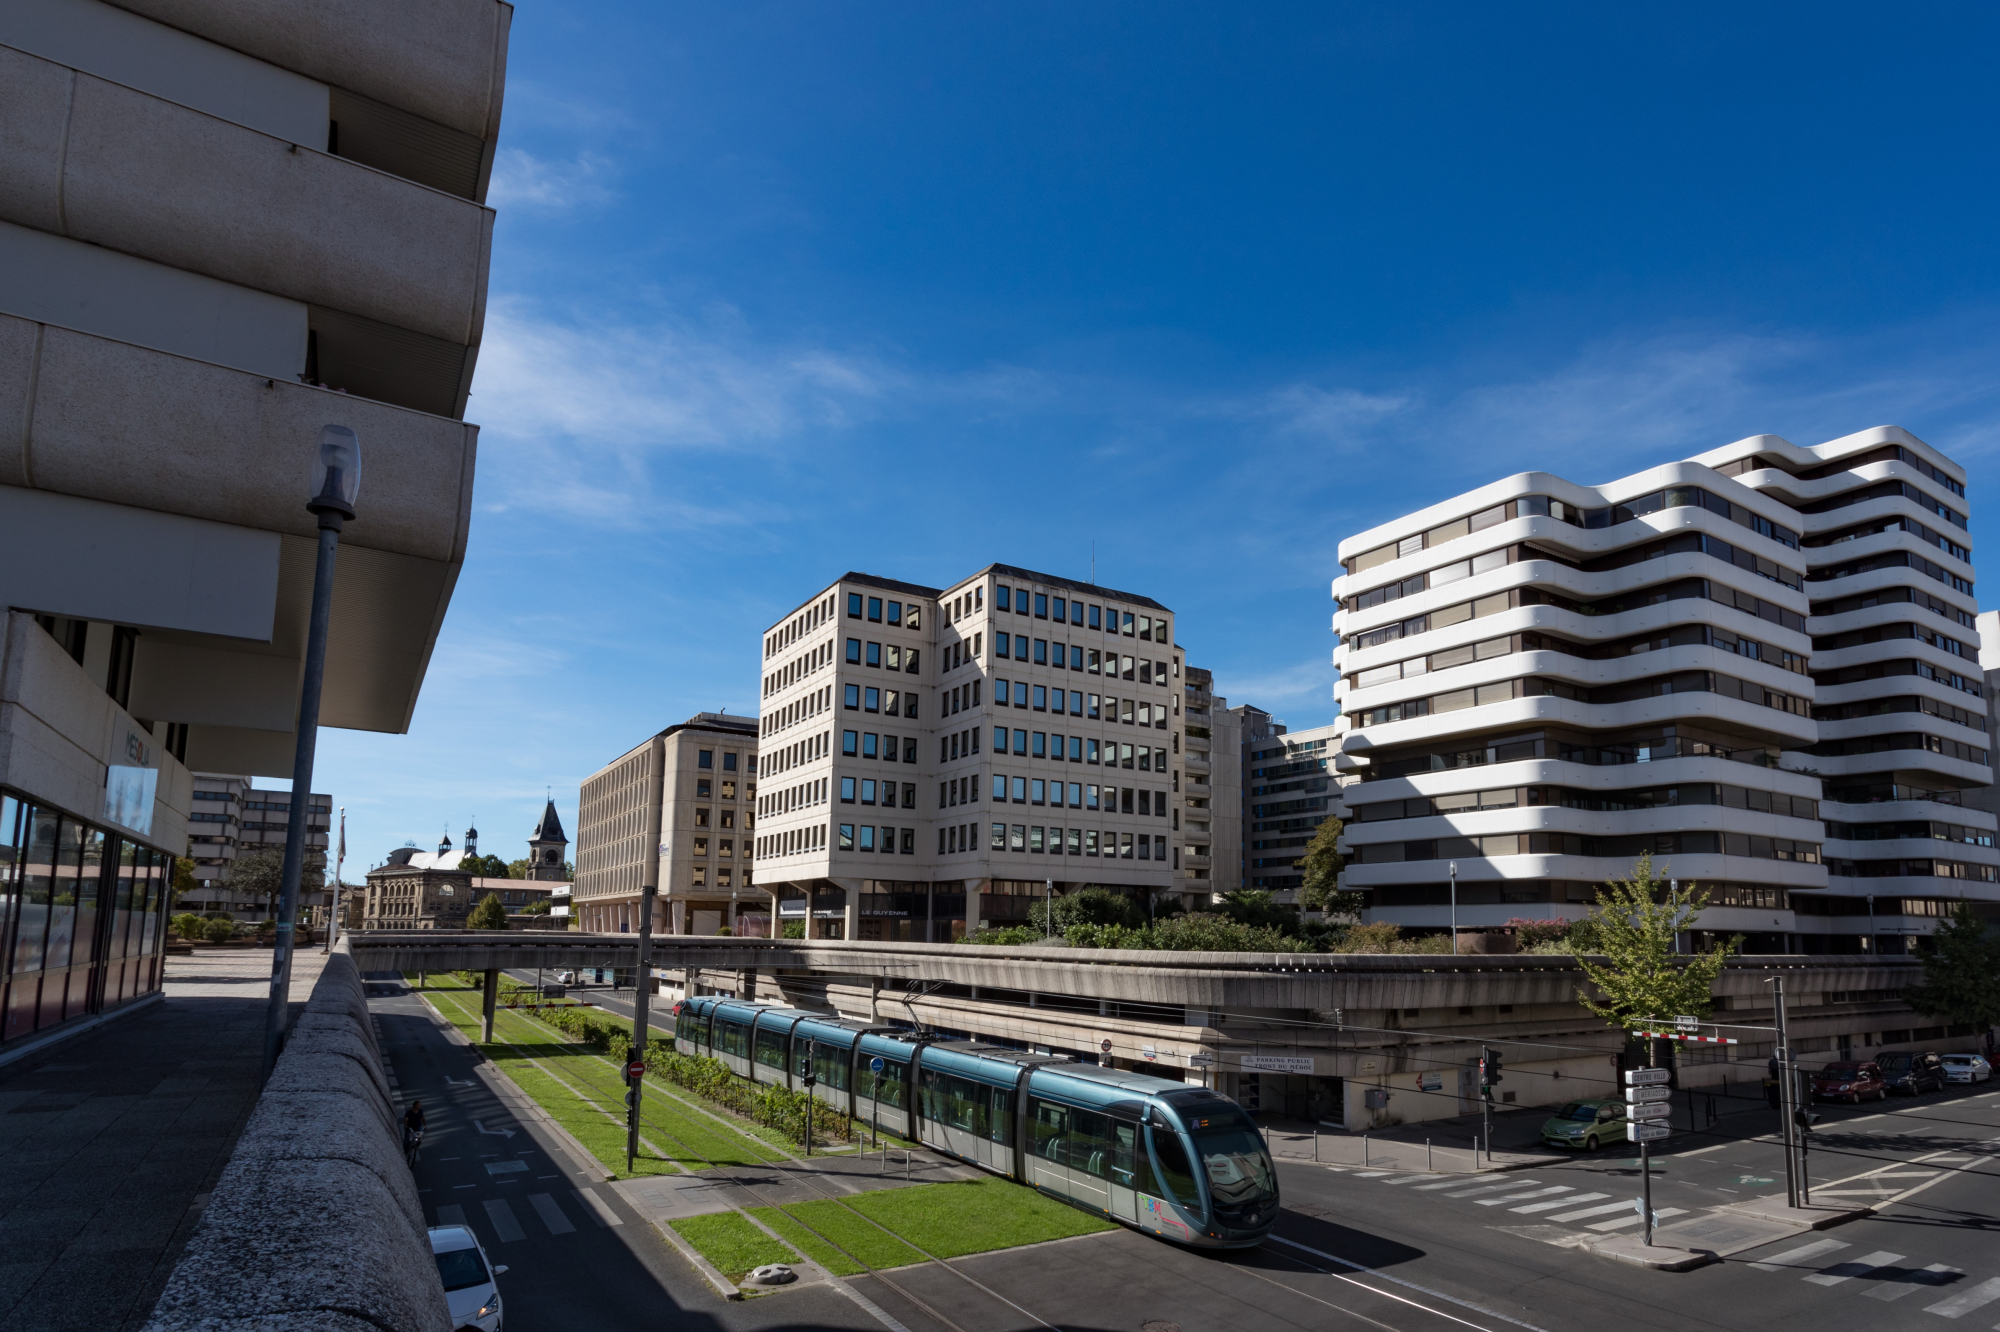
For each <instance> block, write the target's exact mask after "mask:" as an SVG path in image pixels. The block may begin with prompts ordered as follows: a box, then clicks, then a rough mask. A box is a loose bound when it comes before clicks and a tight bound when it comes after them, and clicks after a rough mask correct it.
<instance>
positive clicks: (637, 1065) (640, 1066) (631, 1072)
mask: <svg viewBox="0 0 2000 1332" xmlns="http://www.w3.org/2000/svg"><path fill="white" fill-rule="evenodd" d="M625 1076H626V1077H627V1078H630V1079H631V1080H633V1081H634V1082H636V1081H638V1080H639V1079H640V1078H643V1077H645V1076H646V1061H645V1060H643V1059H634V1060H633V1061H632V1062H631V1063H629V1064H627V1065H625Z"/></svg>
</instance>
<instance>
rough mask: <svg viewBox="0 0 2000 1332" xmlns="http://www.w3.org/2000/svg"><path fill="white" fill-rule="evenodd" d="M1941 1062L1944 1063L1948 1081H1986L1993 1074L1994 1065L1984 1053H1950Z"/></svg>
mask: <svg viewBox="0 0 2000 1332" xmlns="http://www.w3.org/2000/svg"><path fill="white" fill-rule="evenodd" d="M1939 1062H1940V1063H1942V1064H1943V1065H1944V1080H1945V1081H1946V1082H1984V1081H1986V1080H1987V1079H1988V1078H1990V1077H1992V1076H1993V1065H1991V1064H1989V1063H1987V1062H1986V1056H1984V1055H1976V1054H1948V1055H1945V1056H1944V1057H1943V1058H1942V1059H1941V1060H1940V1061H1939Z"/></svg>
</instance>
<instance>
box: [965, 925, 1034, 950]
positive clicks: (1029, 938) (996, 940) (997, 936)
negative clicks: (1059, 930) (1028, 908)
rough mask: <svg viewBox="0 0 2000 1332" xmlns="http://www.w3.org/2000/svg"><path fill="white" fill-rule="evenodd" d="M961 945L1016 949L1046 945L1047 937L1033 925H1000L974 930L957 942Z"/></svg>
mask: <svg viewBox="0 0 2000 1332" xmlns="http://www.w3.org/2000/svg"><path fill="white" fill-rule="evenodd" d="M959 942H960V943H962V944H1003V945H1007V946H1010V947H1015V948H1018V947H1020V946H1021V945H1023V944H1038V943H1047V942H1048V936H1047V935H1045V934H1043V933H1042V931H1041V930H1040V928H1038V927H1036V926H1033V925H1001V926H997V927H992V928H988V929H983V930H974V931H972V932H971V933H970V934H968V935H966V936H965V937H964V938H962V939H960V940H959Z"/></svg>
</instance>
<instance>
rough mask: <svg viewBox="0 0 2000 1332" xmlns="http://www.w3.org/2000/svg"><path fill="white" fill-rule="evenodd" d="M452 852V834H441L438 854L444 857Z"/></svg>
mask: <svg viewBox="0 0 2000 1332" xmlns="http://www.w3.org/2000/svg"><path fill="white" fill-rule="evenodd" d="M450 851H451V834H450V833H442V834H440V835H439V837H438V854H439V855H440V856H442V855H446V854H448V853H449V852H450Z"/></svg>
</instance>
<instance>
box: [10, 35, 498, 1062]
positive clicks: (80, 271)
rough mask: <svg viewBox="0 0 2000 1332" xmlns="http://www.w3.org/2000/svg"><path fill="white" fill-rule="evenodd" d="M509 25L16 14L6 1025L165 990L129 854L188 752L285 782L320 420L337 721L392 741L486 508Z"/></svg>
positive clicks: (307, 589) (158, 844)
mask: <svg viewBox="0 0 2000 1332" xmlns="http://www.w3.org/2000/svg"><path fill="white" fill-rule="evenodd" d="M512 12H513V11H512V8H511V6H509V5H506V4H502V3H495V0H438V2H437V3H433V4H428V5H423V6H409V5H397V4H390V3H386V2H385V0H330V2H329V3H324V4H313V5H293V6H274V5H263V4H242V3H236V2H235V0H121V2H120V3H118V4H110V3H104V2H103V0H36V3H31V4H13V5H7V6H4V7H0V125H4V126H5V127H6V132H5V133H4V134H0V181H4V182H5V184H4V188H0V417H4V419H5V420H6V421H7V422H9V425H8V428H7V432H6V435H5V438H4V440H0V605H4V606H6V607H8V608H10V609H9V610H8V611H7V613H6V618H5V621H4V625H0V857H4V858H0V877H7V878H9V880H10V881H9V882H8V883H6V884H5V885H4V892H0V901H6V902H10V903H16V902H18V903H20V904H21V905H20V907H19V908H18V910H17V912H16V918H15V919H13V920H10V921H0V929H4V930H5V931H7V932H8V935H9V937H10V938H13V939H15V940H16V941H17V946H15V947H13V948H11V949H9V950H7V957H8V958H9V961H8V964H7V965H8V967H9V968H11V970H10V971H9V972H8V973H7V974H6V975H5V976H4V977H0V982H4V984H5V985H6V987H7V988H6V997H5V999H4V1005H5V1007H6V1011H7V1017H6V1024H5V1029H4V1038H0V1039H4V1040H6V1041H8V1042H13V1041H19V1040H26V1039H33V1038H35V1037H36V1036H37V1035H38V1034H39V1033H42V1032H44V1031H46V1030H47V1029H49V1028H50V1027H52V1026H55V1025H59V1024H62V1023H66V1022H69V1021H71V1020H73V1019H76V1018H79V1017H84V1016H87V1015H89V1014H91V1013H94V1012H98V1011H101V1010H102V1009H103V1008H104V1007H106V1006H109V1005H112V1004H115V1003H117V1002H119V1001H120V996H121V994H135V993H143V992H145V990H146V987H147V986H149V985H151V984H152V981H150V980H147V979H145V977H146V976H150V975H154V974H156V972H157V966H156V964H155V961H143V962H140V961H135V960H136V959H156V958H157V952H158V948H159V946H160V944H159V934H160V928H161V922H162V921H163V920H164V919H165V917H164V915H163V914H160V913H157V912H154V911H153V909H152V908H151V907H147V906H145V905H144V900H145V898H144V893H141V894H140V905H139V906H137V907H135V906H133V905H132V896H133V892H134V891H137V890H134V889H131V887H130V884H129V883H128V882H127V878H128V877H129V876H124V875H121V874H120V873H119V872H118V871H116V870H115V869H114V868H113V867H115V866H135V867H136V868H137V869H138V870H139V871H141V872H140V873H138V875H137V878H136V879H133V880H132V882H138V883H149V882H151V881H152V880H151V878H150V877H149V876H150V875H151V874H152V872H153V870H154V869H156V868H159V867H161V866H164V865H166V863H167V862H168V860H169V859H170V857H171V856H172V855H173V854H176V853H179V852H181V851H183V850H184V849H185V848H186V847H187V845H188V842H187V838H188V832H189V815H190V813H191V812H192V805H193V801H192V791H193V783H192V780H191V778H190V775H189V768H190V766H191V767H193V768H195V769H198V770H202V771H211V772H231V773H256V774H271V775H280V774H286V773H289V772H290V769H291V762H292V754H293V748H294V736H293V728H294V725H295V719H296V717H297V709H298V690H299V680H300V677H301V665H302V657H303V654H304V647H305V640H306V619H307V612H308V609H309V605H310V599H311V584H312V571H313V560H314V545H315V537H316V530H317V524H316V521H315V519H314V517H313V516H312V515H311V514H310V513H308V512H307V510H306V507H305V500H306V494H305V489H306V478H307V474H308V472H307V465H308V461H309V459H310V458H311V456H312V450H313V449H314V447H315V444H316V441H317V438H318V435H319V432H320V429H321V427H323V426H325V425H328V424H336V425H342V426H345V427H347V428H349V429H351V430H353V431H354V432H356V434H357V435H358V437H359V438H360V440H361V445H362V453H363V458H364V461H365V468H366V472H365V480H364V484H363V486H362V489H361V493H360V503H359V510H360V514H359V519H358V521H356V522H354V523H352V524H351V525H349V527H348V529H347V531H346V533H345V534H344V538H343V541H342V545H341V552H340V560H339V572H338V576H337V579H336V583H335V587H334V593H333V620H332V635H331V641H330V645H329V649H328V657H327V663H326V677H325V693H324V698H323V702H322V708H321V722H322V724H324V725H329V726H340V727H353V728H360V729H367V730H378V731H388V732H400V731H403V730H405V729H406V728H407V726H408V723H409V719H410V715H411V711H412V709H413V708H414V706H415V704H416V699H417V694H418V690H419V688H420V686H421V685H422V682H423V678H424V673H425V670H426V668H427V666H428V664H429V661H430V654H431V648H432V644H433V643H434V642H435V639H436V635H437V630H438V627H439V625H440V624H441V623H442V622H443V619H444V614H445V609H446V607H447V606H448V604H449V602H450V599H451V591H452V587H453V584H454V582H455V581H456V579H457V576H458V570H459V565H460V563H461V561H462V560H463V557H464V551H465V542H466V531H467V524H468V521H469V517H470V502H471V495H472V476H473V459H474V443H475V438H476V435H477V430H476V428H475V427H473V426H471V425H468V424H467V423H465V422H464V421H463V420H462V419H461V417H462V414H463V412H464V409H465V403H466V398H467V394H468V392H469V388H470V384H471V377H472V370H473V364H474V360H475V356H476V353H477V349H478V346H479V342H480V330H481V325H482V323H483V321H484V317H485V293H486V275H487V265H488V259H489V253H490V238H491V235H492V224H493V213H492V211H491V210H490V209H488V208H487V207H485V205H484V203H483V202H482V201H483V199H484V196H485V192H486V183H487V178H488V174H489V172H490V169H491V164H492V161H493V151H494V142H495V139H496V137H497V134H498V129H499V120H500V107H501V94H502V86H503V82H504V76H505V70H506V55H507V33H508V27H509V22H510V19H511V16H512ZM140 862H144V863H143V864H140ZM15 875H20V876H21V878H20V880H19V882H18V884H17V883H14V882H12V881H11V879H12V876H15ZM64 879H72V880H86V881H87V882H86V883H82V884H81V886H79V887H72V888H54V887H52V886H51V885H52V884H53V883H55V882H56V881H60V880H64ZM118 903H123V904H124V905H122V906H120V905H117V904H118ZM10 909H12V908H10ZM86 919H88V920H89V921H91V922H92V924H91V926H90V928H89V929H88V930H86V929H85V921H86ZM131 921H138V922H140V923H139V924H136V925H131V927H130V928H127V926H128V924H129V923H130V922H131ZM135 931H143V935H142V934H141V933H138V932H135ZM30 935H34V936H36V937H37V938H39V939H40V942H37V943H33V944H32V945H31V946H20V945H19V943H18V941H20V940H25V939H28V938H29V936H30ZM134 973H137V974H140V975H141V979H140V981H139V982H138V984H139V985H140V989H139V990H138V991H133V990H132V989H131V985H132V983H133V982H132V979H131V975H132V974H134Z"/></svg>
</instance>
